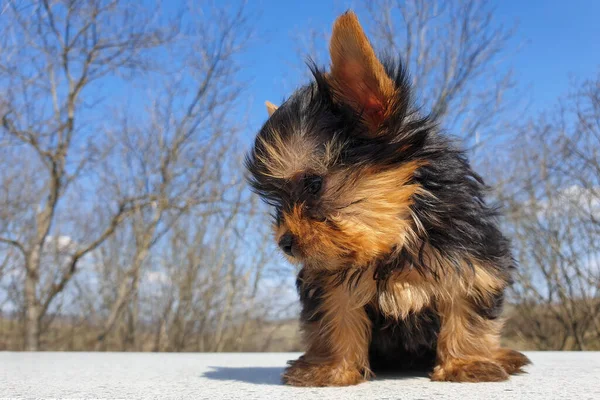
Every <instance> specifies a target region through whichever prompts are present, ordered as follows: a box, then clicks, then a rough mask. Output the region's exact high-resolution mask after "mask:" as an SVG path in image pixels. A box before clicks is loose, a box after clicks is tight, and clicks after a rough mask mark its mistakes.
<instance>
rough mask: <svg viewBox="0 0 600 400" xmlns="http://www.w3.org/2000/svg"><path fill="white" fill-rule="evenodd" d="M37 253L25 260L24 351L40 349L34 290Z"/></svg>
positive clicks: (37, 277) (37, 260) (37, 276)
mask: <svg viewBox="0 0 600 400" xmlns="http://www.w3.org/2000/svg"><path fill="white" fill-rule="evenodd" d="M37 265H39V252H38V251H37V249H36V250H34V251H33V252H32V254H31V255H30V257H29V260H27V267H28V268H27V273H26V275H25V350H27V351H38V350H39V347H40V305H39V302H38V299H37V294H36V288H37V284H38V280H39V275H38V268H37Z"/></svg>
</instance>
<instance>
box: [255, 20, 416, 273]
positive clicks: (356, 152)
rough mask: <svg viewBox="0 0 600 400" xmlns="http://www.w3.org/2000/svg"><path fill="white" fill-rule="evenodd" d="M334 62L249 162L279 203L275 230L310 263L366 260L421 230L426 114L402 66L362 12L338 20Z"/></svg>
mask: <svg viewBox="0 0 600 400" xmlns="http://www.w3.org/2000/svg"><path fill="white" fill-rule="evenodd" d="M330 55H331V70H330V71H329V72H327V73H323V72H321V71H319V70H318V69H317V68H316V67H313V68H312V71H313V75H314V78H315V79H314V82H312V83H311V84H309V85H307V86H305V87H303V88H301V89H299V90H298V91H297V92H296V93H294V94H293V95H292V96H291V97H290V98H289V99H288V100H287V101H286V102H285V103H284V104H282V105H281V106H279V108H277V107H276V106H275V105H273V104H271V103H267V109H268V112H269V119H268V121H267V122H266V123H265V125H264V126H263V127H262V129H261V131H260V133H259V134H258V136H257V138H256V142H255V145H254V148H253V149H252V151H251V152H250V153H249V154H248V157H247V160H246V164H247V168H248V170H249V172H250V178H249V180H250V184H251V185H252V187H253V188H254V190H255V191H256V192H257V193H259V194H260V196H261V197H262V198H263V199H264V200H265V201H266V202H267V203H268V204H270V205H271V206H272V207H273V210H274V212H273V215H274V230H275V240H276V241H277V243H278V244H279V246H280V248H281V249H282V251H283V252H284V253H285V254H286V255H287V256H288V257H290V259H291V260H292V261H298V262H301V263H302V264H304V265H306V266H307V267H312V268H325V269H330V270H331V269H339V268H344V267H348V266H362V265H366V264H368V263H369V262H371V261H373V260H375V259H377V258H379V257H381V256H384V255H386V254H388V253H390V252H392V251H393V250H394V249H395V248H397V247H398V246H399V245H402V244H403V243H404V242H405V241H407V240H410V239H411V237H412V236H414V234H415V230H418V226H415V221H414V220H413V218H412V217H413V216H412V212H411V208H410V207H411V204H412V201H413V196H414V195H415V194H417V193H418V192H420V191H421V190H422V189H421V188H420V186H419V185H417V184H416V183H415V182H414V180H413V176H414V174H415V171H416V170H417V169H418V168H419V167H420V166H422V165H423V162H424V161H423V160H422V158H420V157H419V156H418V154H419V149H420V148H421V147H422V143H423V141H424V138H425V136H426V134H425V133H423V132H425V131H426V130H427V128H426V125H427V124H426V121H425V120H423V119H419V118H418V117H417V116H416V115H415V114H414V113H412V112H411V111H410V107H409V101H410V98H409V89H408V87H407V83H406V81H407V80H406V77H405V74H404V72H403V70H402V68H400V67H399V68H396V69H395V68H393V67H392V66H388V67H387V68H385V67H384V66H383V64H382V63H381V62H380V61H379V60H378V59H377V57H376V56H375V53H374V51H373V48H372V47H371V45H370V44H369V41H368V39H367V38H366V36H365V34H364V32H363V30H362V28H361V26H360V24H359V22H358V20H357V18H356V16H355V15H354V14H353V13H351V12H348V13H346V14H344V15H342V16H341V17H339V18H338V19H337V21H336V22H335V24H334V28H333V34H332V38H331V42H330Z"/></svg>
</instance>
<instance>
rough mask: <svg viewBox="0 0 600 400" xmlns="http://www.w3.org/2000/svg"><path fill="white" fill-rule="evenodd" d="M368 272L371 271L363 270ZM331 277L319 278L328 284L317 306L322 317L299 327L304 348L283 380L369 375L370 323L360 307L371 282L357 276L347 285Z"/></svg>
mask: <svg viewBox="0 0 600 400" xmlns="http://www.w3.org/2000/svg"><path fill="white" fill-rule="evenodd" d="M368 273H372V271H365V274H368ZM308 279H310V276H309V278H308ZM333 279H334V277H330V278H329V280H326V281H325V282H321V284H323V285H324V286H325V287H331V290H328V291H327V292H326V294H325V295H324V298H323V301H322V304H321V307H320V308H319V310H317V312H320V313H322V318H321V319H320V320H319V321H318V322H310V323H307V324H305V325H304V326H303V327H302V328H303V334H304V341H305V342H306V345H307V350H306V353H305V354H304V356H302V358H301V359H300V360H298V361H296V362H293V363H292V364H291V366H290V367H289V368H288V369H287V370H286V371H285V373H284V376H283V379H284V382H286V383H290V384H294V385H297V386H345V385H349V384H356V383H359V382H361V381H363V380H364V379H366V378H368V377H369V376H370V375H371V371H370V369H369V359H368V348H369V341H370V338H371V323H370V320H369V318H368V317H367V314H366V311H365V308H364V307H365V305H366V304H367V303H368V302H369V301H370V300H371V299H372V298H373V297H374V294H375V291H376V286H375V282H374V281H373V280H369V279H361V280H360V281H359V284H358V285H357V286H356V287H352V288H351V287H350V286H349V285H347V284H342V285H334V283H333Z"/></svg>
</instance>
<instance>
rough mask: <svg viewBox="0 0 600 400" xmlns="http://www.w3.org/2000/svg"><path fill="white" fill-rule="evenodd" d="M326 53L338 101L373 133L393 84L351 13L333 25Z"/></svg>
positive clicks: (384, 109) (389, 98)
mask: <svg viewBox="0 0 600 400" xmlns="http://www.w3.org/2000/svg"><path fill="white" fill-rule="evenodd" d="M329 52H330V54H331V78H332V84H333V86H334V89H335V91H336V92H337V93H336V94H337V96H338V97H339V100H340V101H342V102H344V103H346V104H348V105H350V106H351V107H353V108H354V109H355V110H356V111H357V112H362V113H363V117H364V119H365V121H366V122H367V124H369V126H370V127H371V128H372V129H376V128H377V127H378V126H379V125H380V124H381V122H383V120H384V118H385V117H386V114H387V111H388V108H389V106H390V104H389V103H390V101H391V100H392V98H393V95H394V90H395V89H394V82H393V81H392V80H391V79H390V78H389V76H388V75H387V74H386V73H385V70H384V68H383V65H382V64H381V62H379V60H378V59H377V57H376V56H375V52H374V51H373V47H371V44H370V43H369V40H368V39H367V36H366V35H365V33H364V31H363V29H362V27H361V26H360V23H359V22H358V18H357V17H356V15H355V14H354V13H353V12H352V11H348V12H346V13H345V14H343V15H342V16H340V17H339V18H338V19H337V20H336V21H335V24H334V25H333V33H332V35H331V42H330V43H329Z"/></svg>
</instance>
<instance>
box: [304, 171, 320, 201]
mask: <svg viewBox="0 0 600 400" xmlns="http://www.w3.org/2000/svg"><path fill="white" fill-rule="evenodd" d="M321 186H323V178H322V177H320V176H317V175H309V176H307V177H305V178H304V190H305V191H306V193H308V194H311V195H313V196H314V195H317V194H318V193H319V192H320V191H321Z"/></svg>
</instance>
